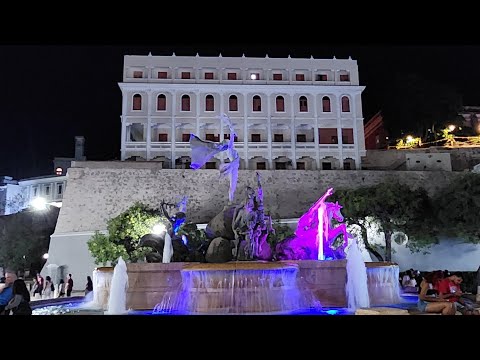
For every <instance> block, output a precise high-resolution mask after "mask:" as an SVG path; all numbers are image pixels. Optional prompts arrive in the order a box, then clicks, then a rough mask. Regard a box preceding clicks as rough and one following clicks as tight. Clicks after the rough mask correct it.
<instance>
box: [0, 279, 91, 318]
mask: <svg viewBox="0 0 480 360" xmlns="http://www.w3.org/2000/svg"><path fill="white" fill-rule="evenodd" d="M72 291H73V278H72V274H68V277H67V279H66V281H65V280H64V279H60V281H59V283H58V284H57V285H56V286H55V284H54V283H53V281H52V279H51V277H50V276H45V278H44V277H43V276H42V275H41V274H40V273H38V274H37V275H36V276H35V277H34V278H33V284H31V286H30V289H29V287H28V286H27V283H26V282H25V280H24V279H22V278H17V275H16V274H15V272H13V271H6V272H5V276H4V277H2V278H1V279H0V315H31V314H32V308H31V306H30V301H31V300H45V299H54V298H61V297H64V296H65V295H66V296H67V297H70V296H71V295H72ZM92 291H93V282H92V278H91V277H90V276H87V283H86V285H85V295H87V294H88V293H90V292H92Z"/></svg>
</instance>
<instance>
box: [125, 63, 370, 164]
mask: <svg viewBox="0 0 480 360" xmlns="http://www.w3.org/2000/svg"><path fill="white" fill-rule="evenodd" d="M119 87H120V89H121V91H122V96H123V101H122V115H121V122H122V132H121V137H122V138H121V159H122V160H137V161H138V160H140V161H160V162H162V165H163V167H164V168H177V169H182V168H188V167H189V165H190V152H191V151H190V146H189V137H190V133H193V134H195V135H197V136H199V137H200V138H201V139H205V140H211V141H221V140H223V139H225V138H227V137H228V136H229V135H228V134H229V132H228V128H227V127H226V126H225V127H222V126H220V121H219V120H218V119H217V118H216V116H218V115H219V114H221V113H225V114H227V115H228V116H229V117H230V119H231V120H232V122H233V124H234V128H235V130H236V132H237V134H238V138H237V139H236V143H235V148H236V150H237V151H238V153H239V155H240V157H241V164H240V169H251V170H253V169H259V170H262V169H269V170H281V169H305V170H317V169H325V170H327V169H346V170H347V169H360V168H361V157H362V156H365V139H364V132H363V115H362V103H361V93H362V91H363V90H364V88H365V87H363V86H360V85H359V77H358V66H357V62H356V61H355V60H352V59H351V58H349V59H344V60H341V59H335V58H334V59H328V60H326V59H314V58H310V59H292V58H290V57H288V58H286V59H285V58H283V59H282V58H269V57H268V56H267V57H265V58H247V57H245V56H242V57H222V56H219V57H200V56H198V54H197V56H175V54H174V55H172V56H152V55H151V54H149V55H148V56H136V55H135V56H131V55H126V56H125V57H124V72H123V82H122V83H119ZM219 156H223V154H220V155H219ZM220 159H221V158H220V157H219V158H217V159H216V161H215V162H211V163H207V164H206V166H205V167H206V168H218V164H219V162H220Z"/></svg>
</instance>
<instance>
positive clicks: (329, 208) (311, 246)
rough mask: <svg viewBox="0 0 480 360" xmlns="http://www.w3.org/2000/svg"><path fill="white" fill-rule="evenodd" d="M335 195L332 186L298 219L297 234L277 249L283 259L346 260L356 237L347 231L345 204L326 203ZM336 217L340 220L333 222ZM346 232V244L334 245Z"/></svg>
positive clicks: (277, 254) (279, 257)
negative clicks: (350, 244) (351, 240)
mask: <svg viewBox="0 0 480 360" xmlns="http://www.w3.org/2000/svg"><path fill="white" fill-rule="evenodd" d="M332 194H333V188H329V189H328V190H327V191H326V192H325V194H323V196H322V197H321V198H320V199H318V200H317V201H316V202H315V204H313V205H312V206H311V207H310V209H309V210H308V211H307V212H306V213H305V214H303V215H302V216H301V217H300V219H299V220H298V224H297V229H296V230H295V237H293V238H289V239H286V240H285V241H282V242H280V243H279V244H278V245H277V248H276V258H277V259H279V260H293V259H296V260H307V259H310V260H314V259H315V260H329V259H344V258H345V248H346V246H347V245H348V239H349V238H352V237H353V236H352V235H351V234H350V233H348V232H347V226H346V224H344V223H341V222H343V220H344V218H343V215H342V213H341V209H342V206H341V205H340V204H338V202H335V203H333V202H326V201H325V200H326V198H327V197H329V196H330V195H332ZM332 219H335V220H336V221H337V222H338V223H341V224H337V226H333V225H332ZM340 234H343V243H342V244H340V245H339V246H336V247H335V246H334V244H335V240H336V239H337V238H338V236H339V235H340Z"/></svg>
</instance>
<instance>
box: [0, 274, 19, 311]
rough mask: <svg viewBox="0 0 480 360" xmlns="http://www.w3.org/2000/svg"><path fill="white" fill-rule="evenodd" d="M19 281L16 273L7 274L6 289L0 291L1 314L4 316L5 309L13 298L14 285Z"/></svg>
mask: <svg viewBox="0 0 480 360" xmlns="http://www.w3.org/2000/svg"><path fill="white" fill-rule="evenodd" d="M15 280H17V275H15V273H13V272H10V271H6V272H5V287H4V288H3V289H2V290H0V314H4V312H5V307H6V306H7V304H8V303H9V301H10V300H11V299H12V298H13V286H12V285H13V283H14V282H15Z"/></svg>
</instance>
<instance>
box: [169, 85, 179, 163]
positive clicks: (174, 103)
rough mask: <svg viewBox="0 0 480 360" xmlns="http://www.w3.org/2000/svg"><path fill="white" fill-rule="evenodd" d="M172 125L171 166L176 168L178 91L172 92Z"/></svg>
mask: <svg viewBox="0 0 480 360" xmlns="http://www.w3.org/2000/svg"><path fill="white" fill-rule="evenodd" d="M171 95H172V119H171V121H172V127H171V129H172V130H171V136H170V146H171V148H170V157H171V158H172V164H171V166H170V168H172V169H175V157H176V155H175V143H176V141H177V140H176V136H177V131H176V127H175V114H176V113H177V92H176V91H173V92H172V94H171Z"/></svg>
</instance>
